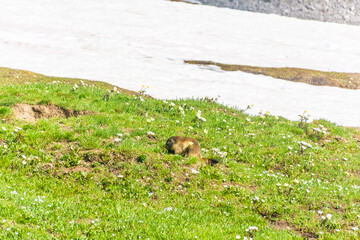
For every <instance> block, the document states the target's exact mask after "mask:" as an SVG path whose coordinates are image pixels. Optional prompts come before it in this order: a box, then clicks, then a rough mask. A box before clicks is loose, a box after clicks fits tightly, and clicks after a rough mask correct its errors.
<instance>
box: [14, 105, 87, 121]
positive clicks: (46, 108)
mask: <svg viewBox="0 0 360 240" xmlns="http://www.w3.org/2000/svg"><path fill="white" fill-rule="evenodd" d="M91 113H92V112H90V111H76V110H72V109H65V108H61V107H59V106H56V105H53V104H48V105H30V104H25V103H19V104H16V105H15V106H13V107H12V117H13V118H15V119H19V120H23V121H27V122H35V121H36V120H38V119H40V118H68V117H72V116H75V117H76V116H79V115H85V114H91Z"/></svg>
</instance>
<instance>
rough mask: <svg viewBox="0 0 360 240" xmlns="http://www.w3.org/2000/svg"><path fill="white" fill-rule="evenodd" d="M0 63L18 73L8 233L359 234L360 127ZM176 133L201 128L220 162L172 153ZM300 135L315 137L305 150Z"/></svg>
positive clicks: (9, 128) (9, 154) (6, 158)
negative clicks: (32, 109)
mask: <svg viewBox="0 0 360 240" xmlns="http://www.w3.org/2000/svg"><path fill="white" fill-rule="evenodd" d="M0 72H2V73H1V74H0V75H1V78H0V82H2V83H4V81H5V82H6V79H5V80H4V76H8V77H13V76H19V78H17V77H15V78H12V79H13V81H11V82H12V83H13V84H2V85H0V92H1V95H0V115H1V116H0V117H1V119H5V121H4V120H3V121H1V122H0V144H1V147H0V154H1V156H2V157H1V161H0V238H1V239H70V238H73V239H110V238H112V239H114V238H115V239H140V238H141V239H196V238H198V239H236V236H238V237H240V239H244V236H247V237H251V236H253V237H254V239H302V238H319V239H357V231H355V230H356V228H355V230H353V229H352V228H353V227H359V225H360V207H359V205H360V202H359V199H360V189H359V187H357V186H360V179H359V176H360V170H359V169H360V161H359V160H360V159H359V155H360V150H359V142H358V141H359V136H360V134H359V132H358V131H357V130H356V129H350V128H342V127H338V126H335V125H334V124H332V123H329V122H326V121H323V120H319V121H316V122H314V123H312V124H305V125H304V126H302V127H299V122H291V121H288V120H285V119H282V118H278V119H277V118H275V117H274V116H271V115H266V114H263V115H262V116H255V117H249V116H247V115H246V114H244V113H242V112H241V111H238V110H234V109H230V108H227V107H224V106H220V105H218V104H216V103H212V102H211V101H204V100H203V101H200V100H180V101H173V103H174V104H175V106H171V103H170V102H163V101H161V100H157V99H150V98H143V99H142V98H140V97H138V96H128V95H123V94H121V93H120V94H118V93H112V94H110V95H108V94H107V93H108V90H104V89H102V88H99V87H91V86H82V85H81V86H80V87H79V88H77V89H76V90H74V88H73V84H74V83H73V82H70V83H69V81H67V80H65V79H62V80H61V81H65V82H68V83H52V82H53V81H54V80H56V81H58V80H59V79H54V78H48V77H45V76H41V83H38V84H35V83H30V84H23V82H37V80H38V79H39V77H38V76H39V75H36V74H33V73H29V72H25V73H24V72H21V71H20V72H19V71H16V70H8V69H1V71H0ZM10 73H11V74H10ZM9 74H10V75H11V76H9ZM24 74H25V75H24ZM24 79H25V80H26V81H25V80H24ZM47 81H48V83H47ZM76 81H78V80H76ZM20 102H21V103H29V104H39V103H40V104H47V103H52V104H56V105H58V106H61V107H63V108H68V109H75V110H89V111H92V112H93V113H94V114H91V115H84V116H79V117H70V118H67V119H56V118H52V119H41V120H38V121H37V122H34V123H28V122H23V121H19V120H16V119H13V118H11V114H12V106H13V105H15V104H16V103H20ZM179 106H182V107H183V109H184V112H185V116H183V115H182V114H181V112H180V110H179ZM198 110H201V111H202V117H204V118H205V119H206V122H202V121H201V120H199V119H198V118H197V117H196V114H197V111H198ZM318 124H322V125H324V126H325V127H326V128H327V129H328V130H327V133H326V134H325V135H324V136H323V135H317V134H316V133H315V132H314V131H313V130H312V127H317V126H318ZM16 127H19V128H21V129H16ZM149 131H151V132H154V133H155V135H154V136H155V138H153V137H151V136H150V135H149ZM119 133H120V134H122V136H119V135H118V134H119ZM172 135H184V136H191V137H195V138H196V139H198V140H199V142H200V143H201V146H202V148H204V151H203V155H204V156H205V157H213V158H217V159H222V161H223V164H220V165H219V166H216V167H211V166H208V165H205V164H203V163H201V162H199V161H197V159H194V158H190V159H187V158H183V157H181V156H176V155H169V154H167V153H166V152H165V149H164V144H165V141H166V139H167V138H168V137H170V136H172ZM116 138H119V139H121V140H120V141H117V139H116ZM299 141H305V142H307V143H310V144H311V145H312V147H311V148H308V149H306V150H304V151H303V153H301V151H300V145H299V143H298V142H299ZM5 145H6V146H5ZM215 148H217V149H219V150H216V149H215ZM213 149H215V150H213ZM219 151H220V152H223V153H224V152H226V153H227V155H226V156H225V157H224V156H223V157H221V156H219V155H221V154H219V153H218V152H219ZM223 155H224V154H223ZM139 156H141V158H140V159H141V160H142V161H140V160H137V158H138V157H139ZM225 164H226V165H227V166H228V167H226V166H225ZM193 169H198V170H199V173H198V174H196V173H193V171H194V170H193ZM319 211H321V212H322V213H321V214H320V212H319ZM326 214H331V219H327V220H323V219H322V216H323V217H325V216H326ZM250 226H255V227H257V228H258V231H255V230H250V231H246V230H247V229H248V228H249V227H250Z"/></svg>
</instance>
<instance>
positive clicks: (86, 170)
mask: <svg viewBox="0 0 360 240" xmlns="http://www.w3.org/2000/svg"><path fill="white" fill-rule="evenodd" d="M74 172H83V173H89V172H91V168H90V167H84V166H81V165H78V166H76V167H69V168H61V169H60V170H59V172H58V174H60V175H64V174H70V173H74Z"/></svg>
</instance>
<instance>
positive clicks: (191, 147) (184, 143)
mask: <svg viewBox="0 0 360 240" xmlns="http://www.w3.org/2000/svg"><path fill="white" fill-rule="evenodd" d="M165 148H166V150H168V152H169V153H172V154H179V155H184V156H193V157H197V158H199V159H201V160H203V161H204V162H206V163H207V164H211V165H214V164H216V163H219V161H217V160H215V159H208V158H202V157H201V149H200V144H199V142H198V141H197V140H196V139H194V138H191V137H181V136H173V137H170V138H169V139H168V140H167V141H166V145H165Z"/></svg>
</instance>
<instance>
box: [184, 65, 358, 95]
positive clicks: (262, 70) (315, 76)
mask: <svg viewBox="0 0 360 240" xmlns="http://www.w3.org/2000/svg"><path fill="white" fill-rule="evenodd" d="M184 62H185V63H188V64H196V65H214V66H218V67H220V68H221V69H222V70H224V71H243V72H247V73H253V74H261V75H265V76H270V77H273V78H277V79H284V80H288V81H293V82H303V83H307V84H311V85H315V86H330V87H340V88H347V89H360V73H339V72H322V71H316V70H310V69H302V68H290V67H283V68H273V67H254V66H247V65H232V64H223V63H217V62H212V61H197V60H186V61H184Z"/></svg>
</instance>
